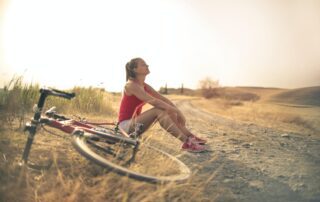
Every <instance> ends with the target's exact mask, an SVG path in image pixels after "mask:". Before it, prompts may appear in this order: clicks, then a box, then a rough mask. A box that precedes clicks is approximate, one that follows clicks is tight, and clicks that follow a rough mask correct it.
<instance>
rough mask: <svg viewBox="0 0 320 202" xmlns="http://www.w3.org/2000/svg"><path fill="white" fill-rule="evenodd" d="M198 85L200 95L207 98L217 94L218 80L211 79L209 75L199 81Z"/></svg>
mask: <svg viewBox="0 0 320 202" xmlns="http://www.w3.org/2000/svg"><path fill="white" fill-rule="evenodd" d="M199 87H200V89H201V93H202V96H203V97H205V98H207V99H209V98H212V97H218V96H219V92H218V88H219V80H213V79H212V78H210V77H206V78H204V79H203V80H200V81H199Z"/></svg>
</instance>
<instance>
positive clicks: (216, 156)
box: [168, 100, 320, 201]
mask: <svg viewBox="0 0 320 202" xmlns="http://www.w3.org/2000/svg"><path fill="white" fill-rule="evenodd" d="M176 105H177V106H178V107H179V108H180V109H181V110H182V111H183V113H184V114H185V115H186V117H188V122H189V125H188V127H189V128H190V129H191V130H192V131H193V132H195V133H197V134H199V135H200V136H201V137H205V138H206V139H207V140H209V142H208V149H209V150H211V151H209V152H206V153H202V154H190V153H188V152H184V153H182V154H181V153H180V154H178V153H177V155H179V156H180V158H181V159H182V160H183V161H184V162H187V164H188V165H189V166H190V167H191V168H192V169H193V170H194V171H196V172H197V174H196V175H195V176H194V179H193V181H194V183H195V184H197V183H199V184H203V185H204V186H203V188H202V190H201V191H202V192H203V195H204V196H205V197H206V198H209V199H213V198H212V196H215V197H214V199H215V200H216V201H320V138H319V137H312V136H308V135H305V134H297V133H295V134H293V133H287V132H285V131H278V130H275V129H272V128H266V127H262V126H259V125H255V124H248V123H243V122H239V121H236V120H231V119H228V118H225V117H221V116H219V115H217V114H212V113H209V112H207V111H205V110H204V109H200V108H199V107H195V106H194V105H193V104H192V100H180V101H176ZM168 144H169V143H168ZM217 193H219V194H218V195H217Z"/></svg>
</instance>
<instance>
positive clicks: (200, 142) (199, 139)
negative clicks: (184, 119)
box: [190, 135, 207, 144]
mask: <svg viewBox="0 0 320 202" xmlns="http://www.w3.org/2000/svg"><path fill="white" fill-rule="evenodd" d="M190 139H191V141H192V142H194V143H198V144H206V143H207V140H204V139H201V138H199V137H197V136H195V135H191V136H190Z"/></svg>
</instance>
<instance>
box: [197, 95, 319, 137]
mask: <svg viewBox="0 0 320 202" xmlns="http://www.w3.org/2000/svg"><path fill="white" fill-rule="evenodd" d="M195 103H196V104H198V105H199V106H200V107H201V108H203V109H206V110H207V111H210V112H212V113H217V114H219V115H222V116H225V117H229V118H232V119H234V120H239V121H244V122H249V123H255V124H259V125H262V126H266V127H271V128H277V129H280V130H287V131H293V132H300V133H307V134H308V133H309V134H310V133H311V134H315V133H318V132H319V131H320V128H319V126H320V116H319V114H320V108H319V107H305V108H302V107H294V106H290V105H278V104H275V103H270V102H241V103H234V101H232V100H226V99H212V100H210V101H208V100H204V99H200V100H198V101H195Z"/></svg>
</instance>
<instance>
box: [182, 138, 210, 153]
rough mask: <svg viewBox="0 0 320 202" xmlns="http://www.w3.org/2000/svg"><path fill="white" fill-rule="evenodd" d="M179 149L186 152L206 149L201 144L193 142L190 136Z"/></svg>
mask: <svg viewBox="0 0 320 202" xmlns="http://www.w3.org/2000/svg"><path fill="white" fill-rule="evenodd" d="M181 149H182V150H185V151H188V152H203V151H205V150H206V149H205V147H204V146H203V145H199V144H197V143H194V142H193V141H192V140H191V139H190V138H189V139H188V140H187V141H186V142H184V143H183V144H182V146H181Z"/></svg>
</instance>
